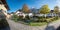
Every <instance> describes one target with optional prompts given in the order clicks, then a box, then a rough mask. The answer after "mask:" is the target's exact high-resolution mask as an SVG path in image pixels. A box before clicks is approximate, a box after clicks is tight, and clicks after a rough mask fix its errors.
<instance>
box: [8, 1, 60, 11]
mask: <svg viewBox="0 0 60 30" xmlns="http://www.w3.org/2000/svg"><path fill="white" fill-rule="evenodd" d="M7 4H8V6H9V8H10V10H9V11H8V12H15V11H17V10H18V9H22V7H23V5H24V4H27V6H28V7H29V9H31V8H36V9H39V8H40V7H41V6H43V5H46V4H48V6H49V8H50V9H51V10H53V9H54V6H59V7H60V0H7Z"/></svg>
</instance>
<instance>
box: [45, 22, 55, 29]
mask: <svg viewBox="0 0 60 30" xmlns="http://www.w3.org/2000/svg"><path fill="white" fill-rule="evenodd" d="M49 24H50V23H48V24H47V26H46V28H45V30H55V28H54V26H49Z"/></svg>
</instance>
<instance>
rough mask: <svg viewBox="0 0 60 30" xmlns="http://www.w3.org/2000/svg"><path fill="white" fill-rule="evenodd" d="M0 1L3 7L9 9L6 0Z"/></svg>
mask: <svg viewBox="0 0 60 30" xmlns="http://www.w3.org/2000/svg"><path fill="white" fill-rule="evenodd" d="M1 2H2V3H3V4H4V5H5V7H6V8H7V10H9V7H8V5H7V2H6V0H1Z"/></svg>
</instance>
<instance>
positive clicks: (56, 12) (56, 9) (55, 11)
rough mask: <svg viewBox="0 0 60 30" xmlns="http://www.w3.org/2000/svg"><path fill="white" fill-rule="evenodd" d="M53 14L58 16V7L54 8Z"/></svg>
mask: <svg viewBox="0 0 60 30" xmlns="http://www.w3.org/2000/svg"><path fill="white" fill-rule="evenodd" d="M54 13H55V14H56V15H57V16H58V13H59V7H58V6H55V7H54Z"/></svg>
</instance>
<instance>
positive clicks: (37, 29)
mask: <svg viewBox="0 0 60 30" xmlns="http://www.w3.org/2000/svg"><path fill="white" fill-rule="evenodd" d="M7 21H8V23H9V26H10V29H11V30H55V29H56V28H57V27H58V26H59V25H60V20H58V21H57V22H55V23H49V24H48V26H47V25H45V26H28V25H24V24H21V23H17V22H14V21H12V20H7Z"/></svg>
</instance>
